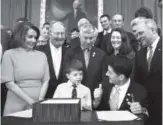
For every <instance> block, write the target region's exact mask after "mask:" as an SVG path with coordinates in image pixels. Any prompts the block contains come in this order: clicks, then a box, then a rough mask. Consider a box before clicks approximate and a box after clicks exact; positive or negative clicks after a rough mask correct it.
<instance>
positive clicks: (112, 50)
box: [103, 28, 135, 76]
mask: <svg viewBox="0 0 163 125" xmlns="http://www.w3.org/2000/svg"><path fill="white" fill-rule="evenodd" d="M110 41H111V42H109V43H108V44H107V55H108V57H107V58H106V60H105V64H104V66H103V69H104V71H105V72H104V74H103V76H105V74H106V71H107V70H106V69H107V66H108V63H109V62H110V61H111V60H112V59H113V58H115V57H114V56H124V57H126V58H128V59H129V60H130V61H131V62H133V60H134V57H135V52H134V50H133V49H132V47H131V45H130V42H129V38H128V36H127V34H126V32H125V31H124V30H123V29H122V28H116V29H113V30H112V32H111V40H110Z"/></svg>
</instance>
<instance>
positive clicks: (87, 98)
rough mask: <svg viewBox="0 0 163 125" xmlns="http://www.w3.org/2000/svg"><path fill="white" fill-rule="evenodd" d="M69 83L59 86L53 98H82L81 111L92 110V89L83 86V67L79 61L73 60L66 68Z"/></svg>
mask: <svg viewBox="0 0 163 125" xmlns="http://www.w3.org/2000/svg"><path fill="white" fill-rule="evenodd" d="M65 72H66V76H67V78H68V82H66V83H62V84H60V85H58V87H57V89H56V91H55V93H54V96H53V98H81V109H82V110H92V101H91V92H90V89H89V88H88V87H86V86H84V85H82V84H81V81H82V79H83V65H82V63H81V62H80V61H79V60H76V59H72V60H71V61H70V62H68V64H67V66H66V71H65Z"/></svg>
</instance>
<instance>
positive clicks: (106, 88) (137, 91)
mask: <svg viewBox="0 0 163 125" xmlns="http://www.w3.org/2000/svg"><path fill="white" fill-rule="evenodd" d="M102 86H103V95H102V99H101V102H100V105H99V106H98V108H97V109H98V110H110V106H109V98H110V94H111V91H112V88H113V86H114V85H113V84H110V83H109V78H108V77H106V78H105V79H104V81H103V82H102ZM128 94H133V95H134V100H135V102H139V103H140V104H141V105H142V106H143V107H147V103H148V102H147V91H146V90H145V88H144V87H143V86H141V85H140V84H137V83H135V82H133V81H131V82H130V85H129V88H128V90H127V92H126V95H125V97H124V99H123V101H122V104H121V106H120V108H119V110H128V111H131V110H130V106H129V105H128V104H127V101H126V99H129V101H131V100H132V98H131V97H130V96H129V95H128Z"/></svg>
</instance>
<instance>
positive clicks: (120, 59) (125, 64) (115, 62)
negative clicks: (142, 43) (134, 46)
mask: <svg viewBox="0 0 163 125" xmlns="http://www.w3.org/2000/svg"><path fill="white" fill-rule="evenodd" d="M108 65H109V66H111V67H112V68H113V70H114V71H115V73H116V74H123V75H124V76H125V77H126V78H129V77H130V75H131V72H132V63H131V60H129V59H127V58H126V57H125V56H112V57H111V59H110V61H109V62H108Z"/></svg>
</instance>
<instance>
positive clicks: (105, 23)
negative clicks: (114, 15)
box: [100, 17, 111, 30]
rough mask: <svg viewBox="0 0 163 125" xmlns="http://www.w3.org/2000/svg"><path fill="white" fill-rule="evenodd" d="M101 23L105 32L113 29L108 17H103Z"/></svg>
mask: <svg viewBox="0 0 163 125" xmlns="http://www.w3.org/2000/svg"><path fill="white" fill-rule="evenodd" d="M100 23H101V26H102V27H103V29H104V30H108V29H109V28H110V27H111V21H110V20H109V19H108V18H107V17H102V18H101V19H100Z"/></svg>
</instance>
